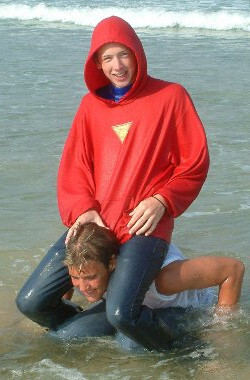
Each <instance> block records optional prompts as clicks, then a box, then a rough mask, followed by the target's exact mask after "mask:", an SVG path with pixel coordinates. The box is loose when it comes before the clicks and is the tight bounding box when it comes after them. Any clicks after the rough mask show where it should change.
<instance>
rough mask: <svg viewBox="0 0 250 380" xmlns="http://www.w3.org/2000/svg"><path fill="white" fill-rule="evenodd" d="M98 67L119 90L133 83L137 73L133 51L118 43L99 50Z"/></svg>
mask: <svg viewBox="0 0 250 380" xmlns="http://www.w3.org/2000/svg"><path fill="white" fill-rule="evenodd" d="M97 67H98V69H102V70H103V73H104V75H105V76H106V77H107V78H108V79H109V80H110V82H111V83H112V84H113V86H115V87H118V88H122V87H126V86H128V85H129V84H131V83H133V81H134V80H135V76H136V71H137V65H136V59H135V56H134V54H133V53H132V51H131V50H130V49H129V48H127V47H126V46H124V45H121V44H118V43H109V44H106V45H104V46H102V47H101V48H100V49H99V50H98V52H97Z"/></svg>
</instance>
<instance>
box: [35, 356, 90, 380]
mask: <svg viewBox="0 0 250 380" xmlns="http://www.w3.org/2000/svg"><path fill="white" fill-rule="evenodd" d="M30 372H31V373H35V374H41V373H42V374H43V376H44V378H46V377H47V379H50V378H52V377H53V376H56V378H60V379H66V380H71V379H72V380H86V377H85V376H83V374H82V373H81V372H79V371H78V370H77V369H75V368H66V367H64V366H62V365H60V364H57V363H55V362H53V361H52V360H50V359H43V360H41V362H39V363H36V364H35V365H34V366H33V368H32V369H31V371H30Z"/></svg>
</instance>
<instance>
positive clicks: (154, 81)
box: [148, 77, 188, 96]
mask: <svg viewBox="0 0 250 380" xmlns="http://www.w3.org/2000/svg"><path fill="white" fill-rule="evenodd" d="M148 86H149V87H154V88H158V89H159V90H162V91H166V92H169V93H171V94H172V95H174V94H175V95H176V96H186V95H187V94H188V92H187V90H186V89H185V87H184V86H183V85H181V84H180V83H175V82H168V81H165V80H162V79H158V78H153V77H149V81H148Z"/></svg>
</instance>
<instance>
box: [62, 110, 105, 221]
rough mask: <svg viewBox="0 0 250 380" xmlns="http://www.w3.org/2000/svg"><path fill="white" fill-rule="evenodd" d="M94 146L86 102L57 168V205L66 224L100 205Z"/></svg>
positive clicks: (77, 116) (79, 113)
mask: <svg viewBox="0 0 250 380" xmlns="http://www.w3.org/2000/svg"><path fill="white" fill-rule="evenodd" d="M92 156H93V148H92V146H91V137H90V136H88V128H87V120H86V115H85V113H84V106H83V103H82V104H81V105H80V107H79V109H78V111H77V113H76V116H75V118H74V121H73V124H72V127H71V130H70V132H69V135H68V138H67V140H66V143H65V146H64V150H63V154H62V158H61V162H60V166H59V172H58V182H57V192H58V206H59V212H60V215H61V219H62V222H63V224H65V225H66V226H68V227H70V226H72V224H73V223H74V222H75V220H76V219H77V218H78V216H79V215H81V214H83V213H84V212H86V211H88V210H90V209H95V210H97V211H99V209H100V205H99V203H98V202H97V201H96V200H95V184H94V179H93V159H92Z"/></svg>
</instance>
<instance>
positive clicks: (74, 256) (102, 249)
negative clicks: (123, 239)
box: [64, 222, 119, 271]
mask: <svg viewBox="0 0 250 380" xmlns="http://www.w3.org/2000/svg"><path fill="white" fill-rule="evenodd" d="M118 250H119V242H118V240H117V238H116V236H115V234H114V233H113V232H112V231H111V230H109V229H107V228H105V227H100V226H98V225H97V224H96V223H92V222H91V223H86V224H83V225H79V226H78V228H77V231H76V234H75V236H72V237H71V238H70V240H69V242H68V244H67V246H66V258H65V260H64V264H65V265H67V266H68V267H74V268H76V269H78V270H79V271H80V270H81V268H82V266H83V265H85V264H86V263H87V262H88V261H90V260H94V261H100V262H102V263H103V264H104V265H105V267H106V268H108V267H109V263H110V260H111V257H112V256H113V255H117V254H118Z"/></svg>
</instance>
